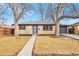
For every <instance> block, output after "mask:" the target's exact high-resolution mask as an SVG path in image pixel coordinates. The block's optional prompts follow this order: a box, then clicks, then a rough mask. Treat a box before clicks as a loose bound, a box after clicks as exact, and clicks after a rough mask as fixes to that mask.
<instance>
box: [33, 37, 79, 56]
mask: <svg viewBox="0 0 79 59" xmlns="http://www.w3.org/2000/svg"><path fill="white" fill-rule="evenodd" d="M33 55H79V41H78V40H75V39H72V38H69V37H64V36H61V37H59V38H57V37H55V36H37V39H36V44H35V47H34V51H33Z"/></svg>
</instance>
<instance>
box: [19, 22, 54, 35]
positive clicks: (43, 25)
mask: <svg viewBox="0 0 79 59" xmlns="http://www.w3.org/2000/svg"><path fill="white" fill-rule="evenodd" d="M54 33H55V24H52V23H47V22H26V23H21V24H19V34H20V35H21V34H22V35H23V34H26V35H32V34H39V35H40V34H42V35H44V34H54Z"/></svg>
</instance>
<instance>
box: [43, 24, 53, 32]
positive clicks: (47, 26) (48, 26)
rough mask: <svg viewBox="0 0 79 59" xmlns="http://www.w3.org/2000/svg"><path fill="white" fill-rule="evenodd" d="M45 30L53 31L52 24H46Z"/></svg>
mask: <svg viewBox="0 0 79 59" xmlns="http://www.w3.org/2000/svg"><path fill="white" fill-rule="evenodd" d="M43 30H45V31H52V25H44V26H43Z"/></svg>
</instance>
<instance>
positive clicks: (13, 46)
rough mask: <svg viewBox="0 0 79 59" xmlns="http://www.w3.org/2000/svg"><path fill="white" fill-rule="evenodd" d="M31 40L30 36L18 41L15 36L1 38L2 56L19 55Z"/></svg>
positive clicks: (0, 53) (0, 52)
mask: <svg viewBox="0 0 79 59" xmlns="http://www.w3.org/2000/svg"><path fill="white" fill-rule="evenodd" d="M29 38H30V36H19V38H18V39H15V38H14V37H13V36H6V37H0V55H2V56H10V55H17V54H18V52H19V51H20V50H21V49H22V48H23V46H24V45H25V44H26V42H27V41H28V39H29Z"/></svg>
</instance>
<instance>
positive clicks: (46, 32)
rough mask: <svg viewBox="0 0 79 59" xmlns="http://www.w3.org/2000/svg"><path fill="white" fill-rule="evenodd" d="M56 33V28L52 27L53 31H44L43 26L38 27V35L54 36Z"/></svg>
mask: <svg viewBox="0 0 79 59" xmlns="http://www.w3.org/2000/svg"><path fill="white" fill-rule="evenodd" d="M54 33H55V26H52V31H44V30H43V26H41V25H40V26H38V34H54Z"/></svg>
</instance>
